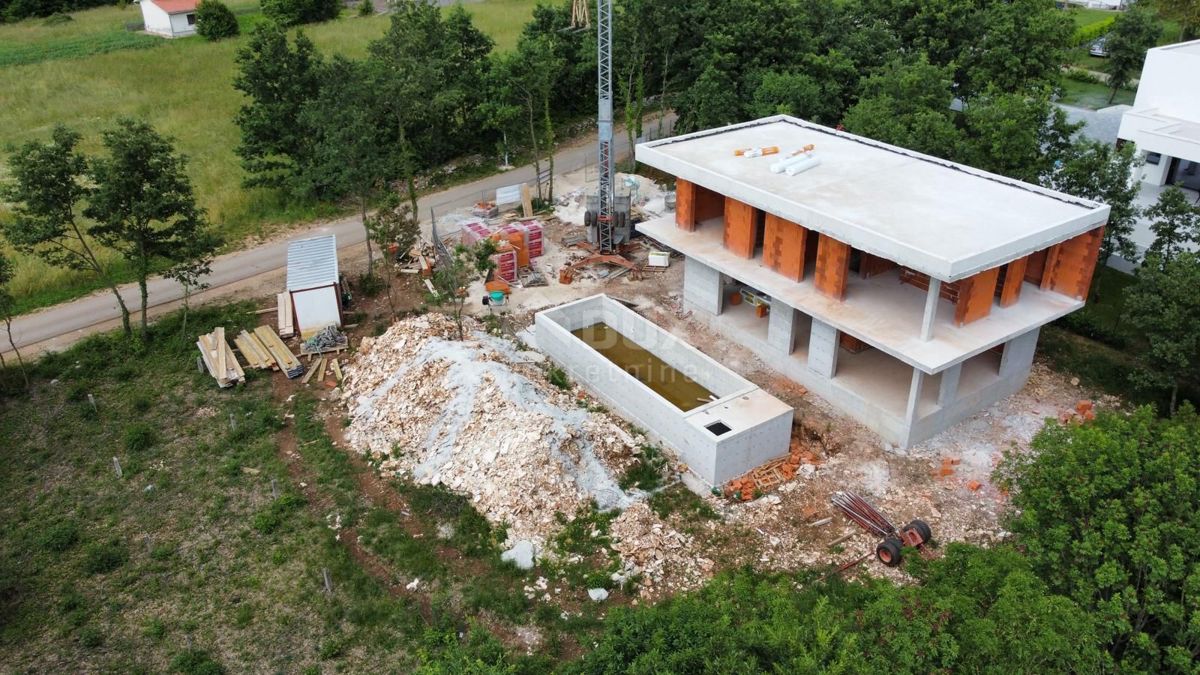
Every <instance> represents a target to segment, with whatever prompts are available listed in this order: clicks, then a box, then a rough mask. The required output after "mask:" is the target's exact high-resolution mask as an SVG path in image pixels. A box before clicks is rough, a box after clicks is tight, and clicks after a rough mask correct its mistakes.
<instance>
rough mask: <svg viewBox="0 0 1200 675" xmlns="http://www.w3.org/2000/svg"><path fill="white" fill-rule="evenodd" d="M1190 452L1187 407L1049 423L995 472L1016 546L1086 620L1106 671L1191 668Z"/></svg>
mask: <svg viewBox="0 0 1200 675" xmlns="http://www.w3.org/2000/svg"><path fill="white" fill-rule="evenodd" d="M1197 447H1200V420H1198V419H1197V417H1196V414H1195V412H1194V411H1193V410H1192V409H1191V408H1190V407H1188V408H1186V409H1181V410H1180V412H1179V413H1177V414H1176V416H1175V417H1174V418H1172V419H1156V415H1155V413H1154V411H1153V410H1152V409H1150V408H1140V409H1138V410H1136V411H1133V412H1132V414H1131V413H1128V412H1102V413H1100V414H1099V415H1098V416H1097V418H1096V420H1095V421H1094V422H1090V423H1086V424H1082V425H1079V424H1066V425H1060V424H1057V423H1053V422H1052V423H1050V424H1049V425H1048V426H1047V427H1046V428H1045V429H1043V430H1042V431H1041V432H1040V433H1039V434H1038V435H1037V436H1036V437H1035V438H1034V440H1033V443H1032V451H1030V452H1014V453H1012V454H1010V455H1008V456H1006V458H1005V459H1004V461H1003V462H1002V464H1001V467H1000V474H1001V478H1002V484H1003V485H1005V486H1006V487H1008V488H1009V489H1010V491H1011V497H1010V500H1011V510H1010V512H1009V519H1008V529H1009V530H1010V531H1012V532H1013V533H1014V535H1015V537H1014V543H1016V544H1017V545H1019V546H1020V547H1021V548H1022V549H1023V550H1024V551H1025V557H1026V559H1027V560H1028V561H1029V563H1030V564H1031V565H1032V567H1033V570H1034V572H1036V573H1037V575H1038V576H1039V577H1040V578H1042V579H1043V580H1045V582H1046V584H1047V585H1048V586H1049V588H1050V591H1051V592H1054V593H1061V594H1063V595H1066V596H1068V597H1070V598H1072V599H1073V600H1074V601H1075V602H1077V603H1078V604H1079V606H1080V607H1082V608H1083V609H1084V611H1086V612H1088V613H1089V614H1090V615H1091V616H1092V617H1093V619H1094V620H1095V622H1096V625H1097V627H1098V628H1099V630H1100V637H1101V640H1102V642H1103V643H1105V644H1106V645H1107V647H1108V650H1109V651H1110V652H1111V654H1112V656H1113V658H1114V659H1115V664H1111V665H1115V669H1114V668H1112V667H1110V668H1109V669H1107V670H1106V672H1129V673H1134V672H1137V673H1190V672H1194V670H1195V666H1196V657H1197V649H1198V648H1200V643H1198V641H1197V635H1196V630H1197V628H1196V620H1197V612H1198V611H1200V609H1198V603H1197V597H1196V585H1197V584H1198V583H1200V564H1198V563H1197V561H1196V559H1195V556H1193V555H1191V553H1190V552H1191V550H1192V548H1193V546H1194V542H1195V539H1196V532H1198V531H1200V509H1196V508H1195V506H1194V505H1195V504H1197V503H1200V453H1197V452H1196V448H1197ZM1003 669H1004V668H1003V667H1001V670H1003ZM1035 670H1040V669H1037V668H1035ZM1053 670H1058V669H1055V668H1047V669H1046V670H1045V672H1050V671H1053ZM1073 670H1074V669H1073V668H1070V667H1068V668H1065V669H1064V670H1063V671H1062V672H1066V671H1073Z"/></svg>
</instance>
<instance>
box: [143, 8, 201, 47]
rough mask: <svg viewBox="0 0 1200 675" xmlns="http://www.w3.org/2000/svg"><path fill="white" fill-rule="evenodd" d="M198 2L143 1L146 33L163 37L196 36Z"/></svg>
mask: <svg viewBox="0 0 1200 675" xmlns="http://www.w3.org/2000/svg"><path fill="white" fill-rule="evenodd" d="M196 2H197V0H141V2H140V3H139V4H140V5H141V7H142V22H143V23H144V24H145V25H146V32H147V33H153V34H155V35H161V36H163V37H172V38H174V37H186V36H188V35H195V34H196Z"/></svg>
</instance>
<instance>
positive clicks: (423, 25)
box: [369, 0, 459, 212]
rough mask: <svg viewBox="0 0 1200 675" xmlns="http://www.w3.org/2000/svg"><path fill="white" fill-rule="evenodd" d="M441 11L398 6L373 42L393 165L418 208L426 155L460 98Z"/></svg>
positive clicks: (422, 2) (423, 4)
mask: <svg viewBox="0 0 1200 675" xmlns="http://www.w3.org/2000/svg"><path fill="white" fill-rule="evenodd" d="M453 46H454V45H453V44H452V43H451V42H450V41H449V40H448V39H447V35H446V30H445V25H444V24H443V22H442V14H441V10H439V9H438V8H437V7H436V6H435V5H433V4H432V3H430V2H428V0H417V1H413V2H404V3H400V4H397V5H395V6H394V9H393V13H392V16H391V23H390V24H389V25H388V30H387V32H386V33H384V35H383V37H382V38H380V39H378V40H376V41H375V42H372V43H371V45H370V48H369V50H370V55H371V56H370V58H371V61H372V70H373V72H374V73H375V75H376V77H377V80H376V84H375V87H376V89H377V90H378V91H379V92H380V94H381V95H382V96H383V98H384V100H385V101H386V103H387V107H388V112H389V114H390V115H391V118H392V122H393V126H394V128H395V132H396V133H395V139H396V141H395V144H394V145H395V148H396V150H395V159H394V160H393V161H394V165H395V166H396V168H397V169H398V170H399V175H400V176H402V177H403V179H404V181H405V183H406V184H407V187H408V199H409V203H410V204H411V205H412V208H413V211H414V212H416V210H417V185H416V175H417V171H418V170H419V168H420V166H421V158H422V156H423V154H424V153H425V152H426V151H427V150H428V148H429V147H430V146H431V145H432V144H434V143H435V142H436V139H437V138H439V137H440V136H442V135H443V132H444V130H445V129H446V124H447V122H446V121H447V118H448V116H449V115H451V114H452V113H451V111H452V110H454V108H455V105H456V103H457V100H458V98H459V96H458V94H457V92H456V91H455V90H454V88H453V87H450V86H448V85H449V84H450V83H451V82H453V81H454V80H453V77H454V75H452V74H451V73H450V68H451V63H452V61H451V57H452V49H451V48H452V47H453Z"/></svg>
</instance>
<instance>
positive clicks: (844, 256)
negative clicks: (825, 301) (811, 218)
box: [813, 234, 850, 300]
mask: <svg viewBox="0 0 1200 675" xmlns="http://www.w3.org/2000/svg"><path fill="white" fill-rule="evenodd" d="M849 272H850V245H849V244H844V243H842V242H840V241H838V240H837V239H834V238H833V237H829V236H826V235H824V234H822V235H821V237H820V239H819V240H818V241H817V269H816V273H815V275H814V277H815V278H814V280H813V283H814V285H815V286H816V287H817V290H818V291H820V292H822V293H824V294H825V295H828V296H829V297H831V298H835V299H837V300H844V299H845V298H846V277H847V276H849Z"/></svg>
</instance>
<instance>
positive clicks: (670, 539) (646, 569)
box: [609, 502, 716, 597]
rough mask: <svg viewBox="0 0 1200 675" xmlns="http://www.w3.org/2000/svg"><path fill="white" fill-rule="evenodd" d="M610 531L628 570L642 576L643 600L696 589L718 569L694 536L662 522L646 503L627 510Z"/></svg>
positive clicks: (639, 503)
mask: <svg viewBox="0 0 1200 675" xmlns="http://www.w3.org/2000/svg"><path fill="white" fill-rule="evenodd" d="M609 532H610V534H611V535H612V542H613V543H612V547H613V550H615V551H616V552H617V553H619V554H620V555H621V559H622V560H624V561H625V566H626V567H625V569H626V570H627V571H628V572H630V573H634V574H641V586H640V592H641V594H642V596H643V597H650V596H657V595H661V594H663V593H674V592H676V591H680V590H691V589H693V588H697V587H698V586H700V585H701V584H702V583H704V581H705V580H706V579H708V578H709V577H711V576H712V575H713V572H714V569H715V567H716V563H714V562H713V561H712V560H710V559H708V558H705V557H703V555H702V550H701V547H700V546H699V545H698V544H697V542H696V539H695V537H693V536H691V535H689V534H685V533H683V532H680V531H679V530H677V529H675V528H674V527H672V526H671V525H670V524H669V523H665V522H663V520H662V519H661V518H659V517H658V516H657V515H656V514H655V513H654V512H653V511H651V510H650V507H649V506H647V505H646V503H645V502H638V503H637V504H634V505H633V506H630V507H629V508H628V509H625V511H624V512H623V513H622V514H621V515H619V516H617V517H616V518H615V519H614V520H613V522H612V524H611V525H610V526H609Z"/></svg>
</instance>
